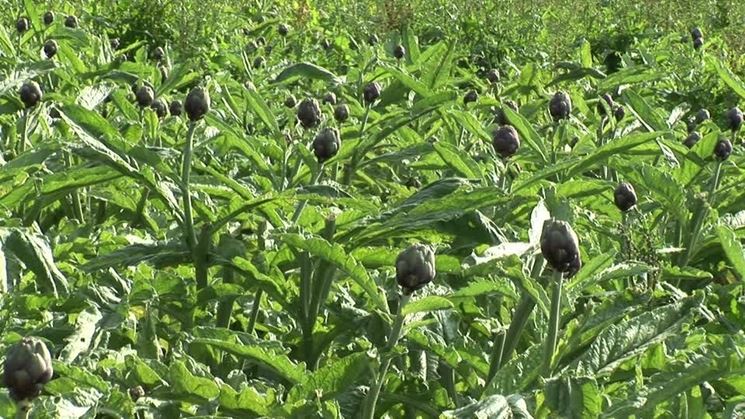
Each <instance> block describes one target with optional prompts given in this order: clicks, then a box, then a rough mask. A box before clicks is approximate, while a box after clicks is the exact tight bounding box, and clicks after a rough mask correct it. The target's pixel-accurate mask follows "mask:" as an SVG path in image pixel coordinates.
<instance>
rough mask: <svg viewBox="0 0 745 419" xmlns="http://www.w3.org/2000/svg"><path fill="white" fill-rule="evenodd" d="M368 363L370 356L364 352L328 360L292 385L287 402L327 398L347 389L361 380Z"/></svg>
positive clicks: (368, 365) (369, 362)
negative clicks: (301, 380)
mask: <svg viewBox="0 0 745 419" xmlns="http://www.w3.org/2000/svg"><path fill="white" fill-rule="evenodd" d="M370 364H371V358H370V357H369V356H368V355H367V354H366V353H355V354H351V355H348V356H345V357H344V358H341V359H337V360H334V361H332V362H329V363H328V364H326V365H324V366H323V367H322V368H320V369H318V370H317V371H314V372H313V373H312V374H310V375H308V376H307V378H306V379H305V380H304V381H303V382H302V383H300V384H298V385H296V386H294V387H293V388H292V389H291V390H290V393H289V394H288V396H287V404H289V405H291V404H293V403H296V402H298V401H301V400H312V399H315V398H321V399H322V400H327V399H329V398H333V397H335V396H336V395H337V394H340V393H343V392H345V391H348V390H349V388H351V387H352V386H353V385H354V384H355V383H357V382H360V381H361V380H360V378H361V377H364V376H365V374H364V373H365V372H366V371H367V370H368V368H369V367H370Z"/></svg>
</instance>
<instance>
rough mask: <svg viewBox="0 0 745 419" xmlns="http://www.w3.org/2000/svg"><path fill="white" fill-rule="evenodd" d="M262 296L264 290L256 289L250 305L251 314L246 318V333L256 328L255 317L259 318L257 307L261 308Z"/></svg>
mask: <svg viewBox="0 0 745 419" xmlns="http://www.w3.org/2000/svg"><path fill="white" fill-rule="evenodd" d="M262 298H264V290H258V291H256V296H255V297H254V304H253V307H251V316H250V317H249V318H248V327H247V328H246V333H248V334H251V333H253V332H254V329H255V328H256V319H258V318H259V309H260V308H261V299H262Z"/></svg>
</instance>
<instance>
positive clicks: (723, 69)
mask: <svg viewBox="0 0 745 419" xmlns="http://www.w3.org/2000/svg"><path fill="white" fill-rule="evenodd" d="M704 60H705V61H706V64H707V66H708V67H709V68H712V67H713V68H714V70H715V71H716V73H717V74H718V75H719V78H720V79H722V81H723V82H724V84H726V85H727V86H729V88H730V89H732V90H733V91H734V92H735V93H737V95H738V96H740V98H743V99H745V83H743V82H742V80H740V78H739V77H737V75H736V74H735V73H733V72H732V70H730V69H729V68H727V66H726V64H725V63H723V62H722V61H721V60H720V59H718V58H717V57H716V56H713V55H708V54H707V55H705V56H704Z"/></svg>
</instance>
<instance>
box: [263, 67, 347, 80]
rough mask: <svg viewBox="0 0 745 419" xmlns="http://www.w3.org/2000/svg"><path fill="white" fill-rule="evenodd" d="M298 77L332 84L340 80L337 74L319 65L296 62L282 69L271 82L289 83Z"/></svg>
mask: <svg viewBox="0 0 745 419" xmlns="http://www.w3.org/2000/svg"><path fill="white" fill-rule="evenodd" d="M299 78H305V79H309V80H323V81H325V82H331V83H334V84H339V83H341V82H342V80H341V79H340V78H339V77H338V76H336V75H335V74H334V73H332V72H331V71H329V70H327V69H325V68H323V67H321V66H318V65H315V64H311V63H297V64H293V65H291V66H289V67H287V68H285V69H284V70H282V72H281V73H279V75H278V76H277V77H276V78H275V79H274V80H273V81H272V83H290V82H292V81H295V80H297V79H299Z"/></svg>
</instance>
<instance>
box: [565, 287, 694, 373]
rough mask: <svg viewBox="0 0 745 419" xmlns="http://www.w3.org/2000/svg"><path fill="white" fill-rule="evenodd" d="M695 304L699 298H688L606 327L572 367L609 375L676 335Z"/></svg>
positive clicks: (581, 370) (584, 371) (585, 371)
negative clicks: (624, 362)
mask: <svg viewBox="0 0 745 419" xmlns="http://www.w3.org/2000/svg"><path fill="white" fill-rule="evenodd" d="M698 304H700V301H699V300H698V299H694V298H688V299H686V300H683V301H680V302H678V303H675V304H670V305H667V306H663V307H658V308H656V309H654V310H651V311H646V312H643V313H641V314H640V315H638V316H636V317H633V318H631V319H628V320H626V321H624V322H621V323H617V324H613V325H611V326H609V327H608V328H607V329H605V330H604V331H603V332H602V333H600V335H599V336H598V337H597V339H596V340H595V342H593V343H592V345H590V348H589V349H588V350H587V352H586V353H585V354H583V355H582V356H581V357H579V358H578V359H577V360H576V361H575V362H574V363H573V367H574V368H576V370H577V372H578V373H579V374H582V375H593V376H596V377H600V376H607V375H609V374H612V373H613V371H614V370H615V369H616V367H618V366H619V365H620V364H621V363H622V362H623V361H625V360H627V359H629V358H631V357H633V356H636V355H638V354H641V353H643V352H644V351H645V350H646V349H647V348H649V347H650V346H652V345H653V344H656V343H658V342H661V341H664V340H665V339H667V338H668V337H670V336H674V335H675V334H676V333H678V331H679V330H680V327H681V326H682V325H683V323H685V321H687V320H689V319H690V312H691V309H692V308H693V307H695V306H696V305H698Z"/></svg>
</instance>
